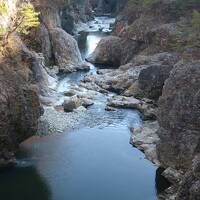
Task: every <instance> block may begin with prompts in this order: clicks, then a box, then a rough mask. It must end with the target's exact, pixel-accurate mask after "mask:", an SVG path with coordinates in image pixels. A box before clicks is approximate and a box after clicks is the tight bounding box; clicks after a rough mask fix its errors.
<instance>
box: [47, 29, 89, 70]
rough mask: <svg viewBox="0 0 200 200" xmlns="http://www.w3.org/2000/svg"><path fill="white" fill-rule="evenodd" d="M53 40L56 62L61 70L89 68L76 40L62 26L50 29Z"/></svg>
mask: <svg viewBox="0 0 200 200" xmlns="http://www.w3.org/2000/svg"><path fill="white" fill-rule="evenodd" d="M50 35H51V42H52V47H53V52H54V57H55V61H56V64H57V65H58V66H59V70H60V71H61V72H67V73H69V72H74V71H77V70H80V69H88V68H89V67H88V66H87V65H86V64H85V65H84V63H83V60H82V58H81V54H80V51H79V48H78V45H77V42H76V40H75V39H74V38H73V37H72V36H71V35H69V34H68V33H66V32H65V31H64V30H62V29H60V28H54V29H51V30H50Z"/></svg>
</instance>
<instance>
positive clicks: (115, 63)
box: [87, 36, 139, 68]
mask: <svg viewBox="0 0 200 200" xmlns="http://www.w3.org/2000/svg"><path fill="white" fill-rule="evenodd" d="M138 51H139V44H138V43H137V42H134V41H132V40H127V39H122V38H120V37H116V36H108V37H105V38H103V39H102V40H101V41H100V42H99V44H98V45H97V47H96V49H95V50H94V52H93V53H92V54H91V55H89V56H88V58H87V60H88V61H89V62H91V63H95V64H104V65H109V66H112V67H115V68H117V67H119V66H120V65H123V64H126V63H128V61H130V60H131V59H132V58H133V56H134V55H135V54H136V53H137V52H138Z"/></svg>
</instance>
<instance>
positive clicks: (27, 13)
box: [14, 3, 39, 34]
mask: <svg viewBox="0 0 200 200" xmlns="http://www.w3.org/2000/svg"><path fill="white" fill-rule="evenodd" d="M38 16H39V13H38V12H35V10H34V7H33V5H32V4H31V3H24V4H23V5H22V6H21V7H20V8H18V9H17V14H16V19H15V25H14V26H15V27H16V31H17V32H19V33H23V34H28V33H29V30H30V28H34V27H37V26H38V25H39V18H38ZM15 27H14V28H15Z"/></svg>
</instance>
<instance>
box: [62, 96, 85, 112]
mask: <svg viewBox="0 0 200 200" xmlns="http://www.w3.org/2000/svg"><path fill="white" fill-rule="evenodd" d="M63 106H64V111H65V112H73V111H74V110H75V109H77V108H78V107H80V106H81V101H80V99H79V98H78V97H77V96H72V97H70V98H68V99H66V100H65V101H64V103H63Z"/></svg>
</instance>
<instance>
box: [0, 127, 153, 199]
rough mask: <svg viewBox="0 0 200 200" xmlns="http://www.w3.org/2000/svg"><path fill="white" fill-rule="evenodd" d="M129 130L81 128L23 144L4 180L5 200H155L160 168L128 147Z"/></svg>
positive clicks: (0, 183)
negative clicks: (14, 164)
mask: <svg viewBox="0 0 200 200" xmlns="http://www.w3.org/2000/svg"><path fill="white" fill-rule="evenodd" d="M129 138H130V134H129V130H128V128H126V127H125V126H120V125H119V126H115V127H113V126H108V127H104V128H103V129H100V128H83V129H80V130H77V131H74V132H71V133H67V134H63V135H58V136H49V137H43V138H39V139H35V140H32V141H31V142H26V143H24V144H23V146H22V149H21V151H22V152H21V153H20V154H21V156H22V157H24V155H23V152H26V154H27V155H26V156H27V157H26V156H25V157H24V159H23V160H20V161H19V166H18V167H16V168H15V169H13V170H11V171H4V173H1V174H0V196H1V198H2V197H4V198H3V199H5V200H14V199H15V200H25V199H26V200H27V199H29V200H50V199H51V200H67V199H69V200H122V199H125V200H133V199H135V200H155V199H156V188H155V175H156V174H155V173H156V167H155V166H153V165H152V164H151V163H150V162H149V161H148V160H146V159H144V155H143V154H142V153H141V152H140V151H138V150H137V149H134V148H133V147H132V146H131V145H129Z"/></svg>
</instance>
